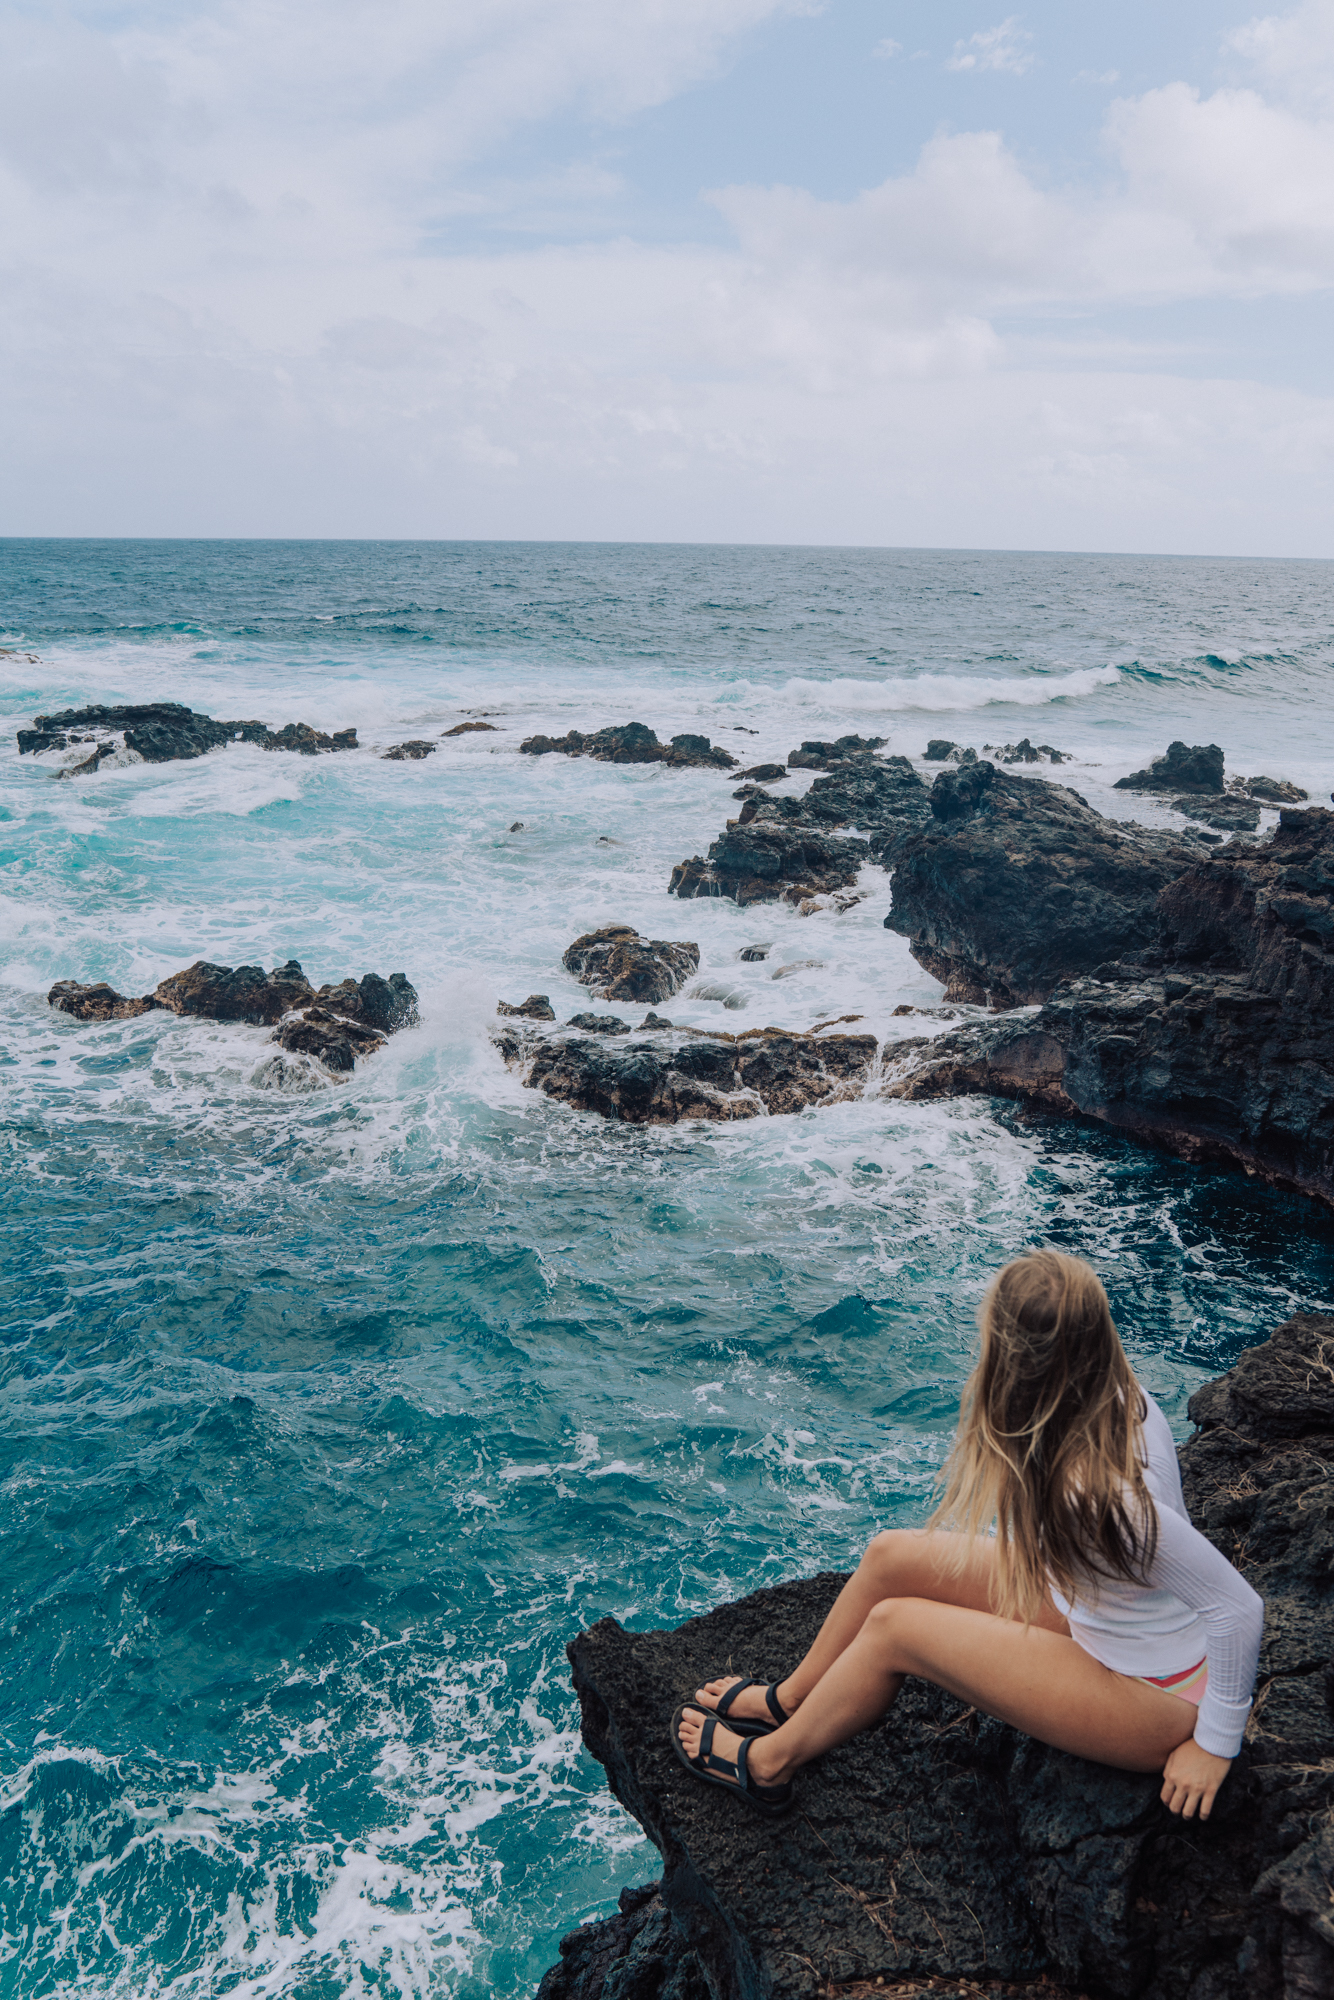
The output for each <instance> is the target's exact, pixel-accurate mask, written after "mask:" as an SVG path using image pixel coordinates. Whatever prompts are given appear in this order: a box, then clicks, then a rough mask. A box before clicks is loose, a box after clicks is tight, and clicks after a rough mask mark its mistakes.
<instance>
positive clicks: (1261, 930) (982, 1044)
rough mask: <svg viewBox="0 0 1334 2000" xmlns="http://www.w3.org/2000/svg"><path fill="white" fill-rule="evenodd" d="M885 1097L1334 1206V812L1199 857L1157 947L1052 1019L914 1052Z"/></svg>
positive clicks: (902, 1053)
mask: <svg viewBox="0 0 1334 2000" xmlns="http://www.w3.org/2000/svg"><path fill="white" fill-rule="evenodd" d="M887 1089H888V1091H889V1093H890V1094H891V1095H895V1096H903V1097H928V1096H952V1095H958V1094H962V1093H968V1092H975V1091H981V1092H985V1093H989V1094H994V1095H998V1096H1005V1097H1015V1098H1019V1099H1021V1100H1022V1101H1024V1102H1027V1103H1032V1104H1034V1105H1036V1106H1039V1107H1041V1108H1045V1109H1047V1110H1052V1111H1061V1112H1065V1113H1067V1114H1068V1113H1079V1114H1081V1115H1083V1116H1086V1117H1090V1118H1096V1119H1098V1120H1100V1121H1102V1122H1103V1123H1106V1124H1108V1125H1112V1126H1115V1127H1116V1128H1117V1129H1118V1130H1120V1131H1123V1132H1126V1133H1128V1134H1129V1135H1130V1136H1132V1137H1133V1138H1136V1139H1139V1140H1142V1141H1145V1142H1147V1143H1150V1144H1154V1145H1161V1146H1165V1147H1168V1148H1169V1149H1170V1150H1172V1151H1173V1152H1176V1153H1179V1154H1182V1155H1184V1156H1185V1157H1186V1158H1188V1159H1196V1160H1203V1161H1211V1162H1216V1163H1230V1164H1232V1165H1235V1166H1240V1167H1242V1168H1244V1169H1245V1170H1246V1172H1247V1173H1252V1174H1258V1175H1260V1176H1261V1177H1263V1178H1264V1179H1266V1180H1268V1181H1271V1182H1273V1183H1275V1184H1276V1185H1278V1186H1282V1187H1288V1188H1295V1189H1298V1190H1300V1191H1301V1192H1304V1193H1307V1194H1312V1195H1315V1196H1317V1197H1318V1198H1319V1199H1320V1200H1322V1201H1324V1202H1327V1203H1329V1204H1331V1205H1334V812H1330V811H1327V810H1325V809H1323V808H1321V807H1310V808H1308V809H1306V810H1304V811H1303V810H1299V809H1297V808H1294V807H1290V806H1289V807H1284V808H1283V810H1282V811H1281V812H1280V815H1279V824H1278V827H1277V829H1276V831H1275V834H1274V836H1273V839H1272V840H1271V841H1267V842H1264V843H1246V844H1244V845H1241V846H1237V845H1231V846H1228V847H1224V848H1221V849H1219V850H1218V851H1217V852H1216V853H1213V854H1211V855H1209V856H1208V857H1206V858H1205V859H1203V860H1200V861H1198V862H1196V863H1195V865H1194V866H1193V867H1191V868H1190V869H1189V870H1187V871H1186V872H1184V873H1182V874H1181V875H1179V876H1178V877H1176V878H1175V879H1174V880H1173V881H1171V882H1169V883H1168V884H1167V886H1166V887H1165V888H1164V889H1163V890H1162V891H1161V893H1160V895H1159V897H1158V899H1157V902H1156V905H1155V910H1154V928H1153V934H1152V939H1151V942H1150V944H1149V947H1148V948H1146V949H1145V950H1144V951H1143V952H1141V953H1140V954H1139V955H1138V956H1127V957H1124V958H1121V959H1118V960H1115V961H1112V962H1110V963H1107V964H1104V965H1100V966H1098V967H1097V968H1096V970H1095V972H1094V974H1093V976H1092V977H1090V978H1084V979H1077V980H1073V981H1070V982H1067V983H1065V984H1063V985H1061V986H1059V987H1058V988H1057V990H1056V991H1055V992H1054V993H1053V994H1052V996H1051V998H1050V999H1049V1000H1048V1001H1047V1003H1046V1005H1045V1006H1043V1007H1042V1008H1041V1009H1040V1011H1039V1012H1038V1013H1036V1014H1034V1015H1030V1016H1028V1017H1026V1018H1025V1019H1023V1020H1021V1021H1015V1020H1008V1021H997V1022H994V1023H987V1024H985V1025H983V1026H980V1027H977V1028H968V1029H963V1030H961V1031H960V1032H959V1033H957V1034H955V1035H951V1036H948V1037H945V1038H942V1039H941V1040H938V1041H934V1042H928V1043H918V1044H913V1045H910V1044H900V1046H899V1048H898V1049H897V1050H896V1051H895V1052H894V1061H893V1064H892V1066H891V1068H890V1070H889V1073H888V1083H887Z"/></svg>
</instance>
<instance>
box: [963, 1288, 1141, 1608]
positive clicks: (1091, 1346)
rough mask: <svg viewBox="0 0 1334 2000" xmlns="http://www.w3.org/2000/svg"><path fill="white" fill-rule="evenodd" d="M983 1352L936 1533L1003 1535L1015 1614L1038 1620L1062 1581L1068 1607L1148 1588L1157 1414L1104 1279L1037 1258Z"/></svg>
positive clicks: (1005, 1294)
mask: <svg viewBox="0 0 1334 2000" xmlns="http://www.w3.org/2000/svg"><path fill="white" fill-rule="evenodd" d="M980 1323H981V1328H982V1351H981V1354H980V1355H979V1357H978V1362H977V1366H976V1367H975V1368H974V1370H973V1372H972V1374H971V1375H970V1376H969V1378H968V1381H967V1383H966V1385H965V1387H964V1392H963V1400H962V1403H961V1406H960V1412H959V1429H958V1433H957V1435H956V1437H955V1441H954V1448H953V1450H952V1452H951V1453H950V1457H949V1459H948V1461H947V1462H946V1465H945V1468H944V1472H943V1474H942V1479H943V1482H944V1495H943V1498H942V1500H941V1503H940V1505H939V1507H938V1508H937V1509H936V1512H935V1513H934V1514H933V1516H932V1518H931V1522H930V1526H931V1527H933V1528H939V1527H952V1528H955V1529H958V1530H961V1531H962V1533H961V1535H960V1543H959V1561H960V1563H961V1564H962V1562H963V1561H964V1560H965V1559H966V1556H967V1551H968V1548H969V1545H970V1543H969V1539H967V1538H971V1537H976V1536H979V1535H985V1534H987V1533H989V1532H990V1530H991V1528H992V1527H993V1526H994V1527H995V1529H996V1536H997V1540H996V1557H997V1592H996V1595H997V1602H996V1603H995V1605H994V1606H993V1609H994V1610H995V1611H996V1612H998V1613H999V1615H1000V1616H1001V1617H1002V1618H1022V1619H1023V1620H1024V1621H1025V1623H1028V1622H1030V1621H1031V1620H1032V1619H1033V1618H1034V1617H1035V1616H1036V1614H1037V1612H1038V1611H1039V1610H1040V1608H1041V1606H1042V1604H1043V1602H1044V1600H1045V1598H1046V1595H1047V1590H1048V1587H1049V1585H1052V1584H1054V1585H1055V1586H1056V1588H1057V1589H1058V1590H1059V1591H1060V1592H1061V1594H1062V1596H1064V1597H1066V1598H1067V1599H1073V1598H1075V1597H1076V1596H1078V1595H1079V1594H1080V1591H1081V1587H1082V1589H1083V1591H1084V1592H1085V1593H1087V1590H1088V1587H1089V1583H1090V1580H1091V1579H1094V1578H1096V1577H1097V1576H1099V1575H1101V1576H1106V1577H1123V1578H1128V1579H1133V1580H1135V1581H1142V1580H1143V1577H1144V1573H1145V1570H1146V1568H1147V1566H1148V1564H1149V1563H1151V1562H1152V1560H1153V1552H1154V1548H1155V1545H1156V1543H1157V1535H1158V1517H1157V1515H1156V1514H1155V1512H1154V1507H1153V1501H1152V1499H1151V1497H1150V1495H1149V1491H1148V1488H1147V1487H1146V1486H1145V1484H1144V1467H1143V1435H1144V1432H1143V1424H1144V1417H1145V1415H1146V1405H1145V1402H1144V1397H1143V1393H1142V1391H1141V1390H1140V1387H1139V1384H1138V1383H1137V1382H1136V1380H1135V1377H1134V1374H1133V1372H1132V1370H1131V1366H1130V1363H1129V1361H1128V1360H1127V1358H1126V1351H1125V1349H1124V1348H1123V1347H1122V1345H1121V1340H1120V1336H1119V1335H1118V1333H1117V1331H1116V1328H1115V1326H1114V1325H1113V1324H1112V1313H1111V1307H1110V1306H1109V1305H1108V1303H1107V1294H1106V1292H1105V1291H1104V1290H1103V1288H1102V1285H1101V1283H1100V1282H1099V1280H1098V1277H1097V1274H1096V1272H1094V1271H1092V1270H1090V1268H1089V1266H1088V1265H1087V1264H1085V1263H1083V1262H1081V1260H1080V1259H1079V1258H1078V1257H1066V1256H1063V1255H1062V1254H1061V1252H1060V1251H1059V1250H1035V1251H1033V1252H1032V1254H1031V1255H1030V1256H1027V1257H1019V1258H1016V1259H1015V1261H1014V1262H1013V1263H1012V1264H1007V1265H1006V1266H1005V1268H1004V1269H1003V1270H1002V1271H1000V1272H998V1274H997V1275H996V1277H995V1278H994V1279H993V1280H992V1283H991V1285H990V1287H989V1289H988V1291H987V1295H986V1297H985V1298H984V1300H983V1301H982V1310H981V1314H980Z"/></svg>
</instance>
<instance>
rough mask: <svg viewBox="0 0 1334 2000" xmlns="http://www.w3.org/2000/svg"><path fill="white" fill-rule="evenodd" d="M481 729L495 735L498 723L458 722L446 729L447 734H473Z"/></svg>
mask: <svg viewBox="0 0 1334 2000" xmlns="http://www.w3.org/2000/svg"><path fill="white" fill-rule="evenodd" d="M479 730H481V731H485V732H487V733H489V734H490V735H492V736H494V735H495V734H496V733H497V732H496V725H495V723H494V722H456V723H455V724H454V727H453V728H452V729H447V730H446V731H445V735H446V736H472V735H474V734H475V733H476V732H477V731H479Z"/></svg>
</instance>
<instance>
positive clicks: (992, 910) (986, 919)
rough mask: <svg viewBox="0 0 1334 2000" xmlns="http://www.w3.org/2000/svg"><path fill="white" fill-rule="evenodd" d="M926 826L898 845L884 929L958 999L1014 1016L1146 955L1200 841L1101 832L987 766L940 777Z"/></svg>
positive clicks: (1063, 794)
mask: <svg viewBox="0 0 1334 2000" xmlns="http://www.w3.org/2000/svg"><path fill="white" fill-rule="evenodd" d="M930 804H931V814H932V818H931V821H930V823H929V824H928V825H926V826H924V827H923V828H922V829H921V830H920V831H919V832H917V833H912V834H909V835H908V836H907V838H905V839H903V840H900V841H899V842H897V844H896V846H895V849H894V854H893V859H894V880H893V901H892V904H891V908H890V913H889V915H888V916H887V917H886V918H885V927H886V929H888V930H894V931H899V932H901V933H902V934H903V935H904V936H906V937H907V938H908V940H909V942H910V945H911V949H912V954H913V957H914V958H915V959H916V960H917V961H918V963H919V964H920V965H923V966H925V968H926V970H927V971H928V972H930V973H931V974H933V976H934V977H935V978H937V979H941V980H943V981H944V982H945V986H946V997H947V998H948V999H951V1000H968V1001H978V1002H989V1003H990V1004H991V1005H993V1006H1019V1005H1024V1004H1027V1003H1030V1002H1032V1001H1035V1000H1044V999H1046V997H1047V996H1048V995H1049V994H1050V993H1051V992H1052V990H1053V988H1054V987H1055V986H1056V984H1057V983H1058V981H1059V980H1061V979H1063V978H1067V977H1069V976H1070V975H1071V974H1074V973H1080V972H1089V971H1091V970H1092V969H1093V968H1094V966H1096V965H1099V964H1101V963H1102V962H1103V961H1105V960H1107V959H1109V958H1112V957H1115V956H1117V955H1119V954H1123V953H1125V952H1131V951H1136V950H1139V949H1142V948H1143V947H1145V946H1147V945H1148V944H1150V943H1151V942H1152V941H1153V939H1154V937H1155V935H1156V921H1157V920H1156V907H1157V899H1158V895H1159V893H1160V891H1161V890H1162V889H1163V887H1164V886H1165V884H1166V883H1168V882H1169V881H1171V880H1173V879H1174V878H1175V877H1176V876H1178V875H1180V874H1182V873H1183V872H1184V871H1185V870H1186V869H1187V868H1189V867H1190V866H1191V865H1192V863H1193V862H1194V861H1195V860H1196V859H1197V857H1198V855H1199V848H1198V846H1197V845H1195V844H1194V838H1196V837H1190V838H1187V839H1180V838H1177V837H1175V836H1171V835H1166V834H1157V833H1149V832H1146V831H1145V830H1144V829H1142V828H1133V827H1128V826H1124V825H1122V824H1120V823H1119V822H1117V821H1114V820H1108V819H1104V818H1103V817H1102V815H1101V814H1100V813H1096V812H1094V811H1093V809H1092V807H1090V806H1088V805H1086V804H1085V802H1084V800H1083V799H1082V798H1080V796H1079V794H1078V793H1077V792H1072V791H1069V790H1067V788H1066V787H1065V786H1064V785H1055V784H1051V783H1049V782H1047V781H1046V780H1044V779H1036V778H1019V777H1013V776H1011V775H1010V774H1009V773H1008V772H1005V771H998V770H997V768H996V766H995V765H994V764H989V763H986V762H984V761H981V760H979V761H977V762H975V763H972V764H969V765H966V766H963V767H961V768H960V769H959V770H958V771H942V772H941V774H940V776H939V777H938V778H937V779H936V781H935V784H934V785H933V786H932V789H931V795H930Z"/></svg>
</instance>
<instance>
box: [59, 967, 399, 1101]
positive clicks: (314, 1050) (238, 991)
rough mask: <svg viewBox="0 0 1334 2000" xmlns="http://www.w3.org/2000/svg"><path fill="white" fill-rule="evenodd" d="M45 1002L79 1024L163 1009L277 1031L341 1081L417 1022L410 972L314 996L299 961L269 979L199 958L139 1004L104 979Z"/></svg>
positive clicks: (64, 982) (372, 976)
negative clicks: (358, 1062) (360, 1059)
mask: <svg viewBox="0 0 1334 2000" xmlns="http://www.w3.org/2000/svg"><path fill="white" fill-rule="evenodd" d="M46 998H47V1004H48V1006H51V1007H55V1008H56V1009H57V1010H58V1011H59V1012H60V1013H63V1014H70V1015H72V1016H73V1017H74V1019H75V1020H77V1021H129V1020H134V1019H137V1018H138V1016H140V1015H142V1014H148V1013H151V1012H153V1011H154V1010H155V1009H160V1010H162V1011H164V1012H166V1013H171V1014H179V1015H183V1016H189V1017H192V1018H194V1019H198V1020H205V1021H236V1022H244V1023H246V1024H247V1025H248V1026H250V1027H272V1028H273V1030H274V1032H273V1034H272V1035H271V1036H270V1038H269V1039H270V1040H271V1041H274V1042H277V1043H278V1044H279V1046H280V1047H282V1048H284V1049H286V1050H288V1051H289V1053H292V1054H301V1055H310V1056H314V1057H316V1058H317V1059H318V1061H319V1062H321V1063H322V1064H323V1066H324V1067H325V1069H327V1070H330V1071H332V1072H334V1073H335V1074H338V1075H343V1074H346V1073H347V1072H348V1071H349V1070H351V1069H352V1068H353V1067H354V1066H355V1063H356V1059H357V1057H358V1056H364V1055H370V1054H371V1053H372V1052H373V1051H374V1050H375V1049H378V1048H381V1047H382V1046H383V1045H384V1042H385V1040H386V1038H387V1037H388V1036H389V1035H392V1034H396V1033H397V1032H398V1030H399V1029H400V1028H406V1027H410V1026H412V1025H413V1024H414V1023H415V1022H416V1020H417V993H416V989H415V988H414V987H413V986H412V985H411V984H410V982H409V980H408V978H407V975H406V974H405V973H402V972H391V973H390V975H389V977H388V979H383V978H381V976H380V974H379V973H378V972H367V973H365V974H364V975H363V976H362V978H361V979H360V981H358V980H355V979H344V980H342V981H341V982H340V983H339V984H338V985H337V986H321V987H320V988H319V989H318V991H317V990H316V988H315V987H313V986H312V985H311V983H310V981H309V980H308V979H307V977H306V975H305V973H304V972H303V971H302V969H301V966H300V964H299V963H298V961H297V960H296V959H294V958H289V959H288V961H287V963H286V964H285V965H278V966H275V967H274V968H273V970H272V971H271V972H268V973H266V972H265V970H264V968H263V966H262V965H238V966H234V967H233V966H229V965H213V964H211V963H210V961H209V960H207V959H203V958H201V959H196V961H195V963H194V964H193V965H191V966H187V967H186V968H185V969H184V971H181V972H173V973H171V974H170V975H169V976H168V977H167V978H166V979H163V980H160V981H159V983H158V985H157V986H156V987H155V988H154V990H153V992H152V993H145V994H142V995H140V996H139V997H138V998H127V997H126V996H125V995H124V994H121V993H117V992H116V991H115V989H114V988H113V987H110V986H108V985H107V984H106V983H105V981H99V982H98V983H97V984H96V985H91V986H82V985H80V984H79V982H78V981H77V980H73V979H60V980H57V981H56V983H55V985H54V986H53V987H52V988H51V990H50V992H49V993H48V994H47V996H46Z"/></svg>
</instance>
